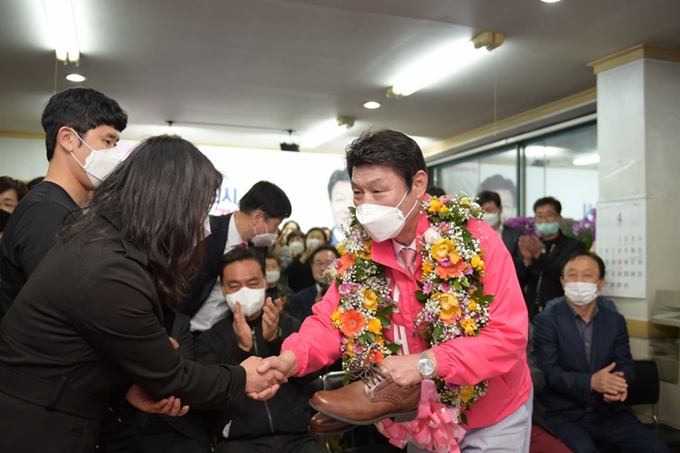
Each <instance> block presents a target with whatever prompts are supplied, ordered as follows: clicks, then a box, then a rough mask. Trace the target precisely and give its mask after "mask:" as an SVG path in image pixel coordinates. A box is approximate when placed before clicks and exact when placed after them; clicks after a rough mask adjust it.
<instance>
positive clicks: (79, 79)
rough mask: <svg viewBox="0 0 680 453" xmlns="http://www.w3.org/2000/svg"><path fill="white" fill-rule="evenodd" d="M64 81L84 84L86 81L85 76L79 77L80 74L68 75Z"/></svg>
mask: <svg viewBox="0 0 680 453" xmlns="http://www.w3.org/2000/svg"><path fill="white" fill-rule="evenodd" d="M66 80H68V81H69V82H84V81H86V80H87V78H86V77H85V76H81V75H80V74H69V75H67V76H66Z"/></svg>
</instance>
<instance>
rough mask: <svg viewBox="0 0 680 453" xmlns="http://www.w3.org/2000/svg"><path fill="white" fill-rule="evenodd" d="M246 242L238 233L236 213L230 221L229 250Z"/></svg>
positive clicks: (228, 232) (227, 247)
mask: <svg viewBox="0 0 680 453" xmlns="http://www.w3.org/2000/svg"><path fill="white" fill-rule="evenodd" d="M244 242H245V241H244V240H243V238H242V237H241V235H240V234H239V232H238V228H236V213H234V214H232V216H231V219H229V230H228V231H227V246H226V249H227V250H231V249H233V248H235V247H236V246H238V245H239V244H242V243H244Z"/></svg>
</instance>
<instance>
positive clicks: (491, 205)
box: [477, 190, 523, 271]
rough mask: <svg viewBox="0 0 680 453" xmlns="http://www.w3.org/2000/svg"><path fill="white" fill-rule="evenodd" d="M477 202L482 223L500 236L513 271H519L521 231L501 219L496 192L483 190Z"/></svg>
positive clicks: (498, 196) (498, 197) (501, 208)
mask: <svg viewBox="0 0 680 453" xmlns="http://www.w3.org/2000/svg"><path fill="white" fill-rule="evenodd" d="M477 202H478V203H479V205H480V206H481V207H482V210H484V221H485V222H486V223H488V224H489V225H491V228H493V229H494V230H495V231H496V233H498V234H500V235H501V239H503V244H505V247H507V249H508V252H510V256H512V262H513V263H515V270H516V271H519V268H520V267H521V266H522V260H523V258H522V253H521V252H520V251H519V238H520V236H522V230H520V229H519V228H514V227H511V226H508V225H505V224H504V223H503V221H502V219H501V216H502V215H503V205H502V204H501V197H500V195H498V193H496V192H491V191H490V190H485V191H482V192H480V193H479V194H478V195H477Z"/></svg>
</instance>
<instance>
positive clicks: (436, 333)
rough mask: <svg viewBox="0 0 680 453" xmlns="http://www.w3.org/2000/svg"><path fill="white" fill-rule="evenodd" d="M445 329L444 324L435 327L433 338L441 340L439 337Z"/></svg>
mask: <svg viewBox="0 0 680 453" xmlns="http://www.w3.org/2000/svg"><path fill="white" fill-rule="evenodd" d="M443 330H444V328H443V327H442V326H437V327H435V328H434V330H433V331H432V339H433V340H434V341H437V340H439V337H441V336H442V331H443Z"/></svg>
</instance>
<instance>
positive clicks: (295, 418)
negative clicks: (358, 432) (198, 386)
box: [196, 312, 317, 439]
mask: <svg viewBox="0 0 680 453" xmlns="http://www.w3.org/2000/svg"><path fill="white" fill-rule="evenodd" d="M233 323H234V317H233V314H232V313H229V315H228V316H227V317H226V318H225V319H223V320H221V321H219V322H218V323H217V324H215V325H214V326H213V327H212V328H211V329H209V330H206V331H205V332H203V333H202V334H201V335H200V336H199V337H198V339H197V341H196V360H198V361H199V362H200V363H203V364H206V365H210V364H218V363H219V364H225V365H233V364H238V363H241V362H242V361H243V360H245V359H247V358H248V357H250V356H251V355H257V356H259V357H269V356H273V355H279V354H280V352H281V344H282V343H283V340H284V339H285V338H286V337H287V336H289V335H291V334H292V333H294V332H297V331H298V330H299V329H300V325H301V323H300V321H298V320H297V319H295V318H293V317H292V316H290V315H288V314H287V313H285V312H283V313H281V317H280V319H279V328H280V330H279V335H278V336H277V338H275V339H274V340H273V341H272V342H271V343H268V342H267V341H265V340H264V338H263V337H262V318H261V317H260V318H258V319H257V320H255V321H251V322H249V323H248V324H249V325H250V327H251V329H252V331H253V337H254V343H253V348H252V350H251V351H250V352H245V351H244V350H242V349H241V348H240V347H239V346H238V340H237V338H236V334H235V333H234V329H233ZM316 376H317V374H312V375H308V376H306V377H304V378H291V379H289V381H288V383H286V384H284V385H282V386H281V388H280V389H279V391H278V393H277V394H276V395H275V396H274V397H273V398H271V399H269V400H267V401H255V400H251V399H249V398H248V399H247V400H246V402H245V404H244V405H243V407H242V408H241V409H239V410H237V411H236V412H234V413H222V414H219V415H218V417H217V421H216V424H217V429H218V432H220V433H221V432H222V430H223V428H224V427H225V425H226V424H227V423H229V421H231V427H230V429H229V439H237V438H244V437H260V436H270V435H272V434H303V433H307V427H308V425H309V419H310V418H311V413H310V410H309V405H308V400H309V398H310V396H311V395H309V394H307V393H306V391H305V385H306V384H307V383H308V382H309V381H310V380H312V379H314V378H316ZM220 437H221V435H220Z"/></svg>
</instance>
